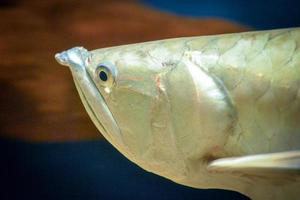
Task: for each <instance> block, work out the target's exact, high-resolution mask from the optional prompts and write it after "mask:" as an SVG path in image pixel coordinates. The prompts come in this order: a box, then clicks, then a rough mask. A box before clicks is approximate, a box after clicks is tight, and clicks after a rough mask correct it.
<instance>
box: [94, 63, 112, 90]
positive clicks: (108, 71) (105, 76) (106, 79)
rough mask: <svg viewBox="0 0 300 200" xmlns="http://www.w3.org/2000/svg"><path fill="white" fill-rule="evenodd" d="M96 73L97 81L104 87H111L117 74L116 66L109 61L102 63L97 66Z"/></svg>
mask: <svg viewBox="0 0 300 200" xmlns="http://www.w3.org/2000/svg"><path fill="white" fill-rule="evenodd" d="M95 75H96V76H95V78H96V82H97V83H99V84H100V85H101V86H103V87H111V86H112V85H113V84H114V83H115V78H116V76H117V69H116V66H115V65H113V64H112V63H109V62H105V63H101V64H99V65H98V66H97V67H96V71H95Z"/></svg>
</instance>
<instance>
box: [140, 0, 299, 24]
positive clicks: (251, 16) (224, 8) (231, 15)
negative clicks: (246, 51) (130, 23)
mask: <svg viewBox="0 0 300 200" xmlns="http://www.w3.org/2000/svg"><path fill="white" fill-rule="evenodd" d="M143 2H144V3H146V4H147V5H150V6H153V7H155V8H158V9H161V10H164V11H169V12H174V13H176V14H179V15H185V16H192V17H219V18H224V19H228V20H232V21H235V22H238V23H241V24H246V25H248V26H251V27H253V28H257V29H270V28H283V27H295V26H300V1H299V0H219V1H217V0H143Z"/></svg>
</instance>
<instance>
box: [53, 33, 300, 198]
mask: <svg viewBox="0 0 300 200" xmlns="http://www.w3.org/2000/svg"><path fill="white" fill-rule="evenodd" d="M55 57H56V59H57V61H58V62H59V63H61V64H62V65H67V66H69V67H70V70H71V72H72V75H73V78H74V81H75V84H76V87H77V89H78V92H79V95H80V97H81V100H82V102H83V104H84V106H85V108H86V110H87V112H88V113H89V115H90V117H91V119H92V120H93V122H94V123H95V125H96V126H97V128H98V129H99V130H100V132H101V133H102V134H103V135H104V137H105V138H106V139H107V140H108V141H109V142H110V143H111V144H112V145H113V146H114V147H115V148H117V149H118V150H119V151H120V152H121V153H122V154H123V155H125V156H126V157H127V158H128V159H130V160H131V161H132V162H134V163H136V164H137V165H139V166H140V167H142V168H143V169H145V170H147V171H150V172H153V173H155V174H158V175H160V176H163V177H166V178H168V179H171V180H173V181H175V182H177V183H179V184H183V185H187V186H191V187H195V188H222V189H228V190H234V191H238V192H241V193H243V194H245V195H247V196H249V197H250V198H252V199H273V200H274V199H299V198H300V197H299V195H300V178H299V175H300V28H291V29H281V30H271V31H257V32H246V33H234V34H225V35H216V36H200V37H186V38H176V39H167V40H160V41H154V42H146V43H140V44H132V45H123V46H117V47H111V48H103V49H97V50H93V51H88V50H86V49H84V48H83V47H75V48H72V49H69V50H67V51H64V52H62V53H59V54H56V56H55Z"/></svg>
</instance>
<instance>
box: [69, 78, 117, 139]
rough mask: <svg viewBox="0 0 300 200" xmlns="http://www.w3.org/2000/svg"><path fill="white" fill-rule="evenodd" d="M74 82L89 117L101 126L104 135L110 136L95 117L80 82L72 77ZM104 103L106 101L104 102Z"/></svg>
mask: <svg viewBox="0 0 300 200" xmlns="http://www.w3.org/2000/svg"><path fill="white" fill-rule="evenodd" d="M74 82H75V85H76V88H77V90H78V93H79V96H80V97H81V99H82V101H83V104H84V107H85V109H86V110H87V112H88V113H89V114H90V115H92V116H91V118H94V119H95V120H96V121H95V122H96V123H98V125H99V126H100V127H101V128H100V129H101V130H100V132H101V133H102V134H103V135H105V136H106V137H108V138H110V139H111V137H110V135H109V134H108V132H107V130H106V129H105V127H104V125H103V124H102V123H101V120H99V119H98V118H97V115H96V114H95V113H94V111H93V109H92V106H91V105H90V103H89V101H88V100H87V98H86V96H85V94H84V92H83V91H82V89H81V87H80V84H79V83H78V81H77V80H76V79H74ZM105 104H106V103H105Z"/></svg>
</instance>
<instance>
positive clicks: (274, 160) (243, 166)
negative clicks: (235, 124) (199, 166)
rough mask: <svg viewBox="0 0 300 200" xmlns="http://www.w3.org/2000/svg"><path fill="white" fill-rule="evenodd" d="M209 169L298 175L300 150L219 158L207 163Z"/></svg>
mask: <svg viewBox="0 0 300 200" xmlns="http://www.w3.org/2000/svg"><path fill="white" fill-rule="evenodd" d="M208 170H209V171H216V172H241V173H246V174H247V173H248V174H249V173H251V174H253V173H254V174H260V175H262V174H264V175H266V174H269V175H270V174H272V175H275V174H277V175H278V174H287V173H295V174H297V175H300V151H298V150H297V151H287V152H280V153H269V154H256V155H249V156H243V157H231V158H220V159H216V160H213V161H212V162H210V163H209V165H208Z"/></svg>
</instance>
